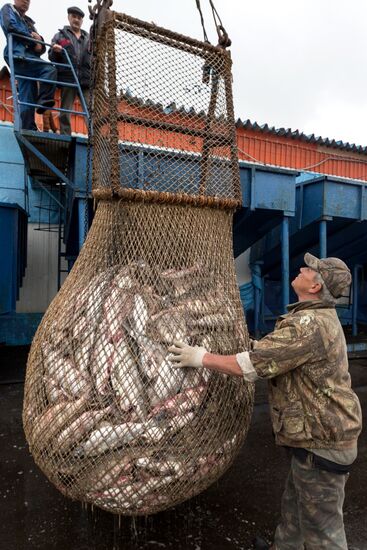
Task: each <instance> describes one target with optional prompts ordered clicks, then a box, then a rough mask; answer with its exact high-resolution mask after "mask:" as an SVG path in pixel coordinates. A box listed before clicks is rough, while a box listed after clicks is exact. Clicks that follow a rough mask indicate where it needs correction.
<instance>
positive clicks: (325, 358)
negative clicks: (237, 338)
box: [250, 300, 361, 449]
mask: <svg viewBox="0 0 367 550" xmlns="http://www.w3.org/2000/svg"><path fill="white" fill-rule="evenodd" d="M288 310H289V313H287V314H286V315H282V316H281V317H280V318H279V319H278V321H277V323H276V325H275V329H274V331H273V332H272V333H271V334H268V335H267V336H265V337H264V338H262V339H261V340H259V341H257V342H255V343H254V348H253V350H252V351H251V352H250V359H251V362H252V364H253V366H254V368H255V371H256V373H257V375H258V376H259V377H260V378H268V379H269V403H270V409H271V419H272V424H273V430H274V433H275V438H276V442H277V443H278V444H279V445H286V446H291V447H306V448H309V449H310V448H319V449H325V448H330V449H346V448H348V447H350V446H352V445H353V444H355V443H356V440H357V438H358V435H359V433H360V431H361V407H360V404H359V400H358V397H357V396H356V394H355V393H354V391H353V390H352V389H351V379H350V375H349V372H348V357H347V348H346V342H345V337H344V333H343V330H342V327H341V324H340V322H339V319H338V316H337V313H336V311H335V308H334V307H331V306H327V305H325V304H323V303H322V302H321V301H319V300H317V301H308V302H298V303H296V304H292V305H290V306H288Z"/></svg>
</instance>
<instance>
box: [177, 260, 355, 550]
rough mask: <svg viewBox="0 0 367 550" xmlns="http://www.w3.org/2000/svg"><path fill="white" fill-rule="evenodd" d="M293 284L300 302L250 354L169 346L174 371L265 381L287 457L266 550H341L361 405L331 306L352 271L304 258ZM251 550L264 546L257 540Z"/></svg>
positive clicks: (276, 432) (342, 292) (275, 426)
mask: <svg viewBox="0 0 367 550" xmlns="http://www.w3.org/2000/svg"><path fill="white" fill-rule="evenodd" d="M304 261H305V264H306V265H305V267H302V268H301V269H300V272H299V274H298V276H297V277H296V278H295V279H294V280H293V281H292V287H293V289H294V291H295V293H296V294H297V296H298V302H297V303H295V304H291V305H290V306H288V313H287V314H285V315H282V316H281V317H280V318H279V319H278V321H277V323H276V326H275V329H274V331H273V332H272V333H270V334H268V335H267V336H265V337H264V338H262V339H261V340H258V341H253V342H252V345H251V350H249V351H244V352H242V353H238V354H237V355H230V356H223V355H215V354H212V353H208V352H207V350H206V349H204V348H202V347H192V346H188V345H186V344H184V343H182V342H175V344H174V345H173V346H172V347H171V348H170V352H171V353H172V356H171V360H172V363H173V364H175V365H176V366H177V367H182V368H184V367H197V368H203V367H204V368H207V369H211V370H215V371H218V372H222V373H225V374H229V375H233V376H242V377H243V378H244V379H245V380H246V381H248V382H254V381H255V380H257V379H259V378H267V379H268V380H269V404H270V413H271V420H272V425H273V431H274V435H275V441H276V443H277V444H278V445H281V446H283V447H287V448H288V449H289V451H290V452H291V454H292V460H291V467H290V472H289V475H288V479H287V482H286V486H285V491H284V494H283V498H282V509H281V521H280V523H279V525H278V527H277V529H276V532H275V537H274V542H273V545H272V546H270V548H271V549H272V550H301V549H303V548H304V547H306V548H307V550H320V549H322V548H325V549H330V550H331V549H332V550H347V541H346V537H345V531H344V523H343V511H342V508H343V501H344V487H345V483H346V481H347V479H348V474H349V470H350V467H351V465H352V463H353V462H354V460H355V459H356V456H357V438H358V435H359V433H360V431H361V407H360V403H359V400H358V397H357V396H356V394H355V393H354V392H353V390H352V389H351V379H350V375H349V372H348V357H347V347H346V342H345V337H344V333H343V330H342V327H341V324H340V322H339V319H338V316H337V313H336V310H335V303H336V300H337V299H338V298H339V297H341V296H344V295H346V294H347V293H348V291H349V286H350V284H351V274H350V271H349V269H348V267H347V266H346V264H345V263H344V262H342V261H341V260H339V259H338V258H325V259H318V258H316V257H315V256H312V255H311V254H309V253H307V254H306V255H305V257H304ZM255 548H258V549H266V548H269V546H268V544H267V543H266V542H265V541H264V540H262V539H260V538H258V539H257V540H256V541H255Z"/></svg>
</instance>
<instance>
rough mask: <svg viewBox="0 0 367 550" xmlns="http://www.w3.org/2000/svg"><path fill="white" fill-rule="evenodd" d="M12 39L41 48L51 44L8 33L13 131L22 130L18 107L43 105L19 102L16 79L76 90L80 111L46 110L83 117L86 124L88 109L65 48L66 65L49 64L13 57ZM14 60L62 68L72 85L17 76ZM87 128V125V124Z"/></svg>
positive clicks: (23, 57)
mask: <svg viewBox="0 0 367 550" xmlns="http://www.w3.org/2000/svg"><path fill="white" fill-rule="evenodd" d="M13 37H18V38H21V39H22V40H26V41H28V42H34V43H35V44H41V45H43V46H49V47H52V44H49V43H47V42H44V41H42V40H36V39H35V38H30V37H28V36H23V35H20V34H16V33H9V34H8V48H9V66H10V82H11V88H12V93H13V102H14V129H15V130H17V131H19V130H21V129H22V127H21V125H22V123H21V116H20V106H21V105H23V106H27V107H34V108H37V107H43V105H41V104H38V103H29V102H27V101H20V100H19V97H18V91H17V85H16V80H17V79H23V80H30V81H33V82H44V83H46V84H55V85H56V86H59V87H65V88H77V90H78V95H79V100H80V103H81V105H82V109H83V110H82V111H74V110H70V109H61V108H60V107H47V110H50V111H57V112H61V113H70V114H74V115H79V116H84V117H85V119H86V122H88V118H89V113H88V107H87V104H86V101H85V99H84V95H83V92H82V89H81V86H80V83H79V80H78V77H77V74H76V72H75V69H74V66H73V64H72V62H71V60H70V56H69V54H68V52H67V51H66V50H65V48H62V53H64V54H65V57H66V60H67V63H57V62H50V61H46V60H45V59H41V57H40V58H39V59H37V58H34V57H31V58H30V57H27V56H14V41H13ZM14 60H21V61H31V62H32V63H43V64H51V65H52V66H54V67H64V68H67V69H69V70H70V71H71V73H72V76H73V79H74V83H72V82H62V81H59V80H49V79H45V78H39V77H33V76H23V75H20V74H17V73H16V72H15V66H14ZM87 126H88V124H87Z"/></svg>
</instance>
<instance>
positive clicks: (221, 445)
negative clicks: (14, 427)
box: [23, 13, 253, 515]
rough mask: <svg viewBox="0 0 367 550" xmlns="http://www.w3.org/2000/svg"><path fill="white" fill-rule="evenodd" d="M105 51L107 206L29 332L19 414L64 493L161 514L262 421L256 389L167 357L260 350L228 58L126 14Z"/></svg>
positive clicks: (99, 124) (100, 152)
mask: <svg viewBox="0 0 367 550" xmlns="http://www.w3.org/2000/svg"><path fill="white" fill-rule="evenodd" d="M97 51H98V54H97V79H96V88H95V99H94V113H93V117H94V118H93V123H94V164H93V189H94V190H93V194H94V196H95V198H96V199H97V200H98V207H97V210H96V213H95V217H94V221H93V224H92V227H91V229H90V231H89V234H88V237H87V240H86V242H85V244H84V246H83V249H82V251H81V253H80V254H79V257H78V259H77V261H76V263H75V265H74V267H73V269H72V271H71V273H70V274H69V276H68V278H67V279H66V281H65V283H64V285H63V287H62V288H61V290H60V292H59V293H58V295H57V296H56V298H55V299H54V301H53V302H52V304H51V305H50V307H49V309H48V311H47V312H46V314H45V316H44V318H43V320H42V323H41V325H40V327H39V329H38V331H37V334H36V336H35V339H34V341H33V344H32V348H31V351H30V355H29V360H28V368H27V377H26V386H25V402H24V413H23V419H24V427H25V433H26V436H27V440H28V442H29V445H30V450H31V452H32V454H33V456H34V458H35V460H36V462H37V464H38V465H39V466H40V468H41V469H42V470H43V471H44V472H45V474H46V475H47V476H48V478H49V479H50V480H51V481H52V483H54V485H55V486H56V487H58V489H59V490H60V491H61V492H62V493H64V494H65V495H67V496H69V497H72V498H76V499H79V500H82V501H85V502H90V503H92V504H94V505H96V506H99V507H101V508H103V509H105V510H108V511H111V512H115V513H119V514H126V515H140V514H151V513H154V512H157V511H160V510H163V509H165V508H167V507H170V506H173V505H175V504H178V503H179V502H182V501H183V500H185V499H187V498H190V497H191V496H193V495H195V494H197V493H199V492H200V491H202V490H203V489H205V488H206V487H208V486H209V485H210V484H211V483H212V482H213V481H215V480H216V479H218V478H219V476H220V475H221V474H222V473H223V472H224V471H225V470H226V469H227V468H228V466H229V465H230V463H231V462H232V460H233V458H234V456H235V455H236V452H237V450H238V449H239V447H240V445H241V444H242V442H243V439H244V437H245V435H246V432H247V429H248V426H249V422H250V417H251V411H252V402H253V387H252V385H248V384H245V383H244V382H243V380H242V379H239V378H234V377H227V376H225V375H220V374H217V373H214V372H211V371H208V370H206V369H193V368H188V369H177V368H176V369H175V368H173V367H172V365H171V363H170V361H169V353H168V351H167V350H168V347H169V345H170V344H172V342H173V341H174V340H180V341H183V342H187V343H189V344H191V345H203V346H205V347H206V348H207V349H208V350H210V351H212V352H215V353H221V354H232V353H236V352H238V351H242V350H243V349H246V348H247V345H248V335H247V329H246V325H245V321H244V318H243V310H242V305H241V302H240V298H239V292H238V287H237V283H236V277H235V272H234V264H233V252H232V217H233V210H234V208H235V206H236V205H237V204H238V202H239V200H240V194H239V183H238V182H239V179H238V178H239V174H238V163H237V155H236V148H235V134H234V119H233V111H232V96H231V71H230V58H229V55H228V53H226V52H225V51H223V50H221V49H219V48H214V47H212V46H209V45H207V44H202V43H200V42H196V41H194V40H192V39H188V38H184V37H182V36H179V35H176V34H174V33H172V32H170V31H165V30H163V29H158V28H157V27H155V26H151V25H148V24H145V23H142V22H140V21H136V20H133V19H131V18H128V17H127V16H123V15H120V14H116V13H114V14H113V15H112V18H111V19H110V20H109V21H108V22H107V23H106V24H105V25H104V27H103V29H102V32H101V34H100V36H99V40H98V49H97ZM117 60H118V61H117Z"/></svg>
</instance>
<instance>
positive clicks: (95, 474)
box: [86, 453, 133, 491]
mask: <svg viewBox="0 0 367 550" xmlns="http://www.w3.org/2000/svg"><path fill="white" fill-rule="evenodd" d="M132 469H133V463H132V462H131V460H130V458H129V457H127V456H125V454H121V453H112V454H111V453H109V454H108V455H106V456H105V457H103V458H102V460H101V461H100V462H98V463H97V464H96V465H95V466H93V467H92V468H88V472H87V474H86V475H87V482H88V485H89V487H90V490H94V491H103V490H105V489H107V488H108V487H112V486H113V485H114V484H117V480H118V479H120V478H121V477H123V476H126V475H128V474H130V473H131V471H132Z"/></svg>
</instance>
